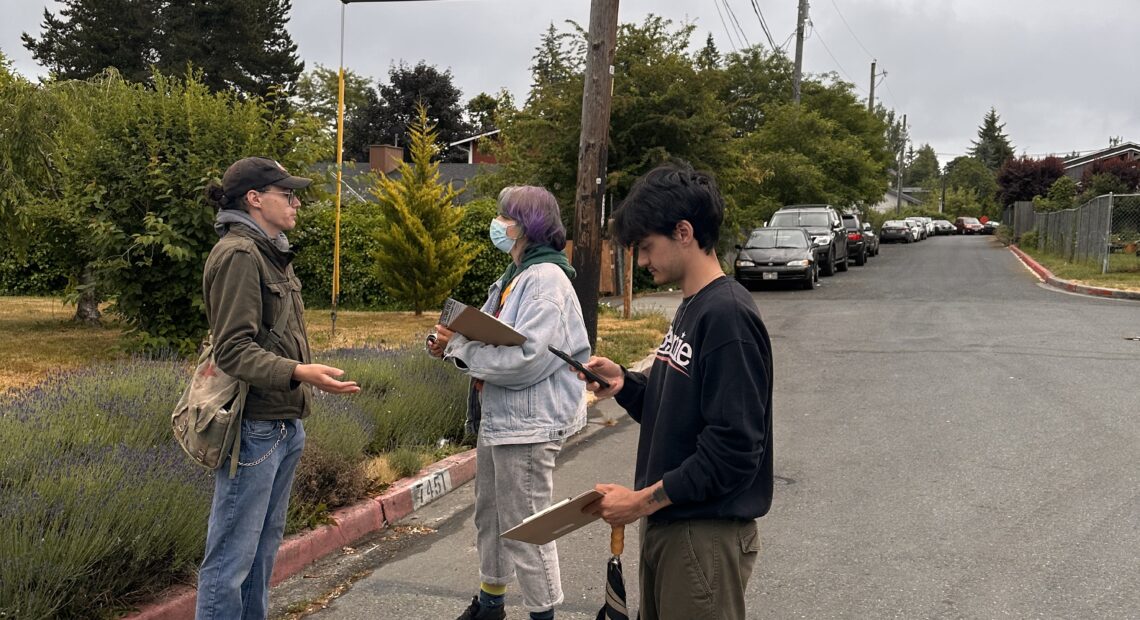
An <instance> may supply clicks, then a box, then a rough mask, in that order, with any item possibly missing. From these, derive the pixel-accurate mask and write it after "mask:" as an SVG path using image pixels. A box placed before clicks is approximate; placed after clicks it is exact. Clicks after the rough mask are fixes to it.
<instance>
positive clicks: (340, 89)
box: [330, 2, 345, 336]
mask: <svg viewBox="0 0 1140 620" xmlns="http://www.w3.org/2000/svg"><path fill="white" fill-rule="evenodd" d="M344 6H345V5H344V3H343V2H342V3H341V5H340V70H339V71H337V100H336V217H335V218H334V223H333V272H332V316H331V317H330V318H331V319H332V332H331V335H332V336H336V305H337V301H338V300H339V299H340V198H341V185H342V184H343V181H344V177H343V175H344Z"/></svg>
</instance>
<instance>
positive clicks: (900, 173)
mask: <svg viewBox="0 0 1140 620" xmlns="http://www.w3.org/2000/svg"><path fill="white" fill-rule="evenodd" d="M904 154H906V114H903V125H902V146H900V147H899V169H898V176H897V178H896V179H895V180H896V181H897V182H898V184H897V186H896V187H897V188H898V189H897V190H896V191H895V215H898V214H899V212H900V211H902V179H903V155H904Z"/></svg>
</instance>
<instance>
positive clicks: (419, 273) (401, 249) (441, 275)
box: [372, 104, 478, 316]
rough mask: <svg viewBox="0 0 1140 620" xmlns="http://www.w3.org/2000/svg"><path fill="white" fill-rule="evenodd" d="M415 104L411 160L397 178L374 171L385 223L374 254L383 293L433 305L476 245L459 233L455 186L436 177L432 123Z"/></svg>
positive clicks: (419, 308)
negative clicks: (433, 159) (376, 175)
mask: <svg viewBox="0 0 1140 620" xmlns="http://www.w3.org/2000/svg"><path fill="white" fill-rule="evenodd" d="M427 114H428V112H427V108H426V107H425V106H424V105H422V104H421V105H420V106H419V109H418V118H417V119H416V120H414V121H413V122H412V124H411V126H410V127H409V128H408V129H409V138H410V145H409V146H410V151H411V159H412V161H411V163H407V162H405V163H404V164H403V165H402V166H400V170H399V175H400V176H399V178H395V179H394V178H389V177H387V176H383V175H381V176H379V177H377V180H376V186H375V187H374V188H373V189H372V194H373V195H374V196H376V198H377V200H379V202H380V211H381V213H382V215H383V216H384V220H385V222H384V224H383V226H381V228H380V230H378V231H377V232H376V241H377V245H378V249H377V250H376V252H375V254H374V255H373V258H374V259H375V261H376V269H377V272H378V276H379V279H380V281H381V282H382V283H383V284H384V288H385V289H386V290H387V292H388V294H389V295H390V296H392V297H393V298H394V299H396V300H399V301H401V302H404V303H406V304H408V305H410V306H411V307H412V309H413V310H415V313H416V316H419V315H421V314H423V311H424V310H425V309H427V308H434V307H438V306H439V304H440V303H441V302H442V301H443V300H444V299H445V298H446V297H447V294H448V293H449V292H450V291H451V290H452V289H453V288H455V286H456V285H458V284H459V282H460V280H462V279H463V275H464V274H465V273H467V269H468V268H469V266H470V264H471V260H472V259H473V258H474V257H475V254H476V252H477V250H478V248H477V247H476V246H475V245H474V244H472V243H468V242H465V241H463V240H461V239H460V238H459V235H458V230H459V225H460V223H461V222H462V220H463V209H462V208H461V207H458V206H456V205H455V204H454V202H455V198H456V197H458V196H459V194H460V191H456V190H455V189H454V188H452V186H451V185H450V184H448V185H446V186H444V185H442V184H441V183H440V178H439V162H438V161H432V158H433V157H434V156H435V155H436V154H437V152H438V148H437V146H436V137H437V134H436V130H435V125H434V124H433V123H430V122H429V121H428V115H427Z"/></svg>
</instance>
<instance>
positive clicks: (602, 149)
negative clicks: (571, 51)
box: [572, 0, 618, 348]
mask: <svg viewBox="0 0 1140 620" xmlns="http://www.w3.org/2000/svg"><path fill="white" fill-rule="evenodd" d="M617 23H618V0H591V3H590V33H589V35H588V36H589V41H588V43H589V47H588V48H587V50H586V79H585V84H584V87H583V89H582V137H581V139H580V140H579V141H578V189H577V192H576V194H575V199H574V257H573V259H572V264H573V266H574V270H575V271H577V272H578V276H577V277H576V278H574V290H575V292H576V293H577V294H578V302H579V303H581V304H582V318H583V319H585V321H586V332H587V333H588V334H589V336H590V347H591V348H593V347H594V345H595V344H596V343H597V340H598V283H599V279H600V272H601V267H602V222H601V213H602V199H603V198H604V197H605V195H606V151H607V149H608V146H609V131H610V99H611V98H612V97H613V82H614V74H613V64H614V48H615V47H617Z"/></svg>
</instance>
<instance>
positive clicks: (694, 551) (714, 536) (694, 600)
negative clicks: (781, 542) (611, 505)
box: [640, 519, 760, 620]
mask: <svg viewBox="0 0 1140 620" xmlns="http://www.w3.org/2000/svg"><path fill="white" fill-rule="evenodd" d="M640 530H641V579H640V583H641V613H640V616H641V620H706V619H708V620H714V619H715V620H743V618H744V589H745V587H747V585H748V579H749V577H751V576H752V567H753V566H754V565H755V564H756V556H757V554H758V553H759V551H760V537H759V535H758V533H757V529H756V521H725V520H711V519H710V520H691V521H677V522H674V523H651V522H647V521H646V520H645V519H642V520H641V528H640Z"/></svg>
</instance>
